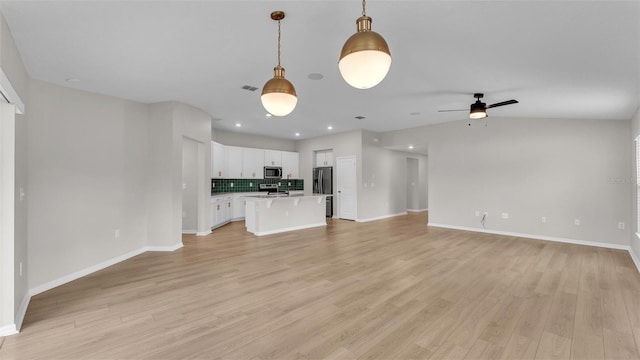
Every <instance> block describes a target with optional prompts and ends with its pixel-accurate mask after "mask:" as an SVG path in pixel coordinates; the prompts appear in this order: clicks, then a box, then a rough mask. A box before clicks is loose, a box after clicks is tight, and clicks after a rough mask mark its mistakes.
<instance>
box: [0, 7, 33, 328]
mask: <svg viewBox="0 0 640 360" xmlns="http://www.w3.org/2000/svg"><path fill="white" fill-rule="evenodd" d="M0 68H2V70H3V71H4V73H5V74H6V75H7V77H8V78H9V81H10V82H11V85H12V86H13V88H14V89H15V91H16V92H17V94H18V96H20V98H21V100H22V101H23V102H24V103H25V106H26V112H25V114H23V115H20V114H16V115H15V116H16V117H15V120H16V121H15V195H16V199H15V209H14V219H15V221H14V249H13V251H14V259H15V261H14V282H13V295H14V301H13V304H14V310H15V311H14V314H15V321H16V322H17V326H18V327H19V326H20V323H21V322H22V317H23V316H24V312H25V310H26V304H25V303H24V299H28V288H29V286H28V268H29V266H28V238H27V219H28V204H27V200H26V199H24V198H23V199H21V198H20V190H21V189H22V190H23V192H24V193H25V195H26V196H28V195H29V189H28V175H27V174H28V173H27V171H28V169H27V124H28V122H29V105H30V101H29V76H28V74H27V72H26V70H25V68H24V65H23V63H22V59H21V58H20V54H19V53H18V50H17V48H16V45H15V43H14V41H13V37H12V36H11V32H10V31H9V28H8V26H7V24H6V22H5V19H4V17H2V13H0ZM20 264H22V275H20ZM2 326H3V324H1V323H0V328H1V327H2Z"/></svg>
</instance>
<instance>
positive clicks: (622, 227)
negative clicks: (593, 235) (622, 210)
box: [618, 222, 624, 230]
mask: <svg viewBox="0 0 640 360" xmlns="http://www.w3.org/2000/svg"><path fill="white" fill-rule="evenodd" d="M618 229H620V230H624V223H623V222H619V223H618Z"/></svg>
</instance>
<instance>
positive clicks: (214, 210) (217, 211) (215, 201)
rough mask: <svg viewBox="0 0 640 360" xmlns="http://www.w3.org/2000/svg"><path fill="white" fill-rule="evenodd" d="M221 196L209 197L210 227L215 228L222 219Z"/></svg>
mask: <svg viewBox="0 0 640 360" xmlns="http://www.w3.org/2000/svg"><path fill="white" fill-rule="evenodd" d="M222 201H223V197H222V196H214V197H211V228H215V227H218V226H220V224H222V222H223V219H224V207H223V206H222Z"/></svg>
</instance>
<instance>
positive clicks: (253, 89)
mask: <svg viewBox="0 0 640 360" xmlns="http://www.w3.org/2000/svg"><path fill="white" fill-rule="evenodd" d="M242 88H243V89H244V90H249V91H256V90H258V88H257V87H255V86H251V85H245V86H243V87H242Z"/></svg>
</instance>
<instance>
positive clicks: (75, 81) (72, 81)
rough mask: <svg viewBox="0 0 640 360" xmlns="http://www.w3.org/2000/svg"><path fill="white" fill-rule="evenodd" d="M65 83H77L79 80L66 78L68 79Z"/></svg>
mask: <svg viewBox="0 0 640 360" xmlns="http://www.w3.org/2000/svg"><path fill="white" fill-rule="evenodd" d="M65 81H66V82H68V83H77V82H80V79H78V78H68V79H65Z"/></svg>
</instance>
